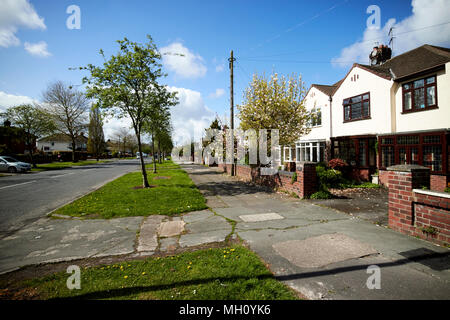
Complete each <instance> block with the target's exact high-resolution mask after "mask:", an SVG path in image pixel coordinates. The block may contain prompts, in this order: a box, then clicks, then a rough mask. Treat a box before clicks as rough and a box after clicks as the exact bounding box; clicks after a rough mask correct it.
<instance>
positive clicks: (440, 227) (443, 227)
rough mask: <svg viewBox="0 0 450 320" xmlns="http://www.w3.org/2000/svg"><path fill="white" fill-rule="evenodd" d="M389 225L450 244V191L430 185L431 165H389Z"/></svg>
mask: <svg viewBox="0 0 450 320" xmlns="http://www.w3.org/2000/svg"><path fill="white" fill-rule="evenodd" d="M386 175H387V176H385V178H387V180H388V184H389V227H390V228H391V229H393V230H396V231H399V232H401V233H404V234H408V235H411V236H416V237H420V238H422V239H425V240H429V241H432V242H435V243H438V244H444V245H448V244H450V194H448V193H444V192H436V191H430V190H424V189H423V188H424V187H425V188H429V187H430V180H431V179H430V172H429V169H428V168H425V167H419V166H414V165H412V166H411V165H404V166H393V167H391V168H388V171H387V174H386Z"/></svg>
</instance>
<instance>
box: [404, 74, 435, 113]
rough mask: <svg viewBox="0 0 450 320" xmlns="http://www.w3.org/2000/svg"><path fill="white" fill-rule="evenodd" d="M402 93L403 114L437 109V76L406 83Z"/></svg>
mask: <svg viewBox="0 0 450 320" xmlns="http://www.w3.org/2000/svg"><path fill="white" fill-rule="evenodd" d="M402 91H403V92H402V94H403V112H414V111H422V110H427V109H434V108H437V90H436V76H431V77H426V78H422V79H417V80H414V81H411V82H408V83H405V84H403V85H402Z"/></svg>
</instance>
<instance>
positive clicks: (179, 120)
mask: <svg viewBox="0 0 450 320" xmlns="http://www.w3.org/2000/svg"><path fill="white" fill-rule="evenodd" d="M169 90H170V91H172V92H173V91H177V92H178V94H177V96H178V100H179V103H178V105H176V106H174V107H172V109H171V114H172V126H173V135H172V138H173V141H174V144H178V145H182V144H184V143H186V142H189V141H190V139H191V137H192V138H195V140H198V139H199V138H200V137H201V136H202V135H203V133H204V131H205V130H204V129H205V128H208V127H209V125H210V124H211V122H212V121H213V120H214V118H215V114H214V112H213V111H212V110H211V109H209V108H208V107H207V106H206V105H205V102H204V101H203V98H202V95H201V93H200V92H198V91H194V90H190V89H185V88H175V87H170V88H169Z"/></svg>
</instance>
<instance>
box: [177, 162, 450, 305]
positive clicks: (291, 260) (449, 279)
mask: <svg viewBox="0 0 450 320" xmlns="http://www.w3.org/2000/svg"><path fill="white" fill-rule="evenodd" d="M183 167H184V169H185V170H186V171H187V172H188V173H189V174H190V176H191V178H192V179H193V181H194V182H195V183H196V184H197V186H198V188H199V189H200V190H201V192H202V193H203V194H204V195H205V196H206V198H207V199H208V205H209V206H210V207H211V208H212V210H213V211H214V212H215V213H216V214H217V215H219V216H223V217H226V218H227V219H229V221H233V222H234V224H235V229H234V235H235V236H239V237H240V238H241V239H243V240H244V241H245V242H246V243H247V244H248V245H249V246H250V248H251V249H252V250H253V251H255V252H256V253H257V254H258V255H259V256H260V257H261V258H262V259H263V260H264V261H265V262H266V263H267V264H268V266H269V268H270V269H271V270H272V272H273V273H274V274H275V275H276V276H277V278H278V279H279V280H281V281H283V282H285V283H286V284H287V285H289V286H291V287H292V288H294V289H296V290H298V291H299V292H301V293H302V294H303V295H305V296H306V297H308V298H311V299H450V256H449V253H450V250H449V249H447V248H443V247H439V246H436V245H433V244H430V243H428V242H425V241H422V240H419V239H416V238H413V237H408V236H405V235H402V234H399V233H397V232H394V231H392V230H390V229H388V228H385V227H382V226H377V225H375V224H373V223H370V222H368V221H365V220H362V219H358V218H355V217H353V216H350V215H348V214H345V213H343V212H339V211H336V210H333V209H329V208H324V207H321V206H317V205H314V204H311V203H310V202H308V201H303V200H299V199H295V198H292V197H289V196H287V195H282V194H276V193H272V192H270V191H268V190H267V189H264V188H262V187H258V186H252V185H250V184H247V183H243V182H239V181H238V180H237V179H236V178H231V177H228V176H226V175H224V174H220V173H218V172H216V171H215V170H214V169H212V168H210V169H208V168H205V167H204V166H199V165H187V164H185V165H183ZM374 266H375V267H374ZM378 268H379V269H378ZM378 271H379V274H380V278H379V279H380V281H379V285H380V289H376V287H377V286H378V282H377V281H376V279H375V276H377V274H378ZM371 276H372V277H371ZM367 284H369V286H368V285H367ZM369 287H371V288H374V287H375V288H374V289H369Z"/></svg>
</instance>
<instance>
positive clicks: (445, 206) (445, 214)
mask: <svg viewBox="0 0 450 320" xmlns="http://www.w3.org/2000/svg"><path fill="white" fill-rule="evenodd" d="M413 191H414V202H413V208H412V209H413V213H414V215H415V224H416V227H417V228H419V229H420V230H421V232H416V233H417V234H416V235H417V236H419V237H421V238H423V239H426V240H432V241H434V242H438V243H443V244H449V243H450V194H449V195H448V198H444V197H443V196H444V195H441V194H437V193H434V192H429V191H423V190H413ZM430 226H431V227H432V228H433V229H434V230H435V231H436V233H426V232H425V233H424V232H423V231H422V230H424V229H426V228H429V227H430ZM433 229H432V230H433ZM416 231H417V230H416Z"/></svg>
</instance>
